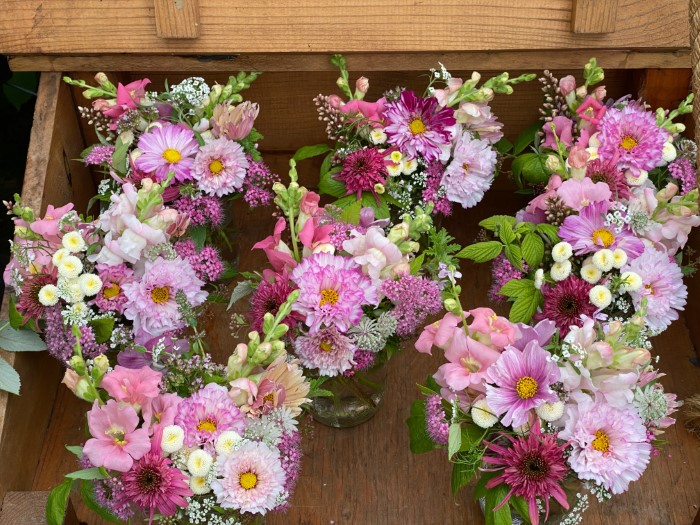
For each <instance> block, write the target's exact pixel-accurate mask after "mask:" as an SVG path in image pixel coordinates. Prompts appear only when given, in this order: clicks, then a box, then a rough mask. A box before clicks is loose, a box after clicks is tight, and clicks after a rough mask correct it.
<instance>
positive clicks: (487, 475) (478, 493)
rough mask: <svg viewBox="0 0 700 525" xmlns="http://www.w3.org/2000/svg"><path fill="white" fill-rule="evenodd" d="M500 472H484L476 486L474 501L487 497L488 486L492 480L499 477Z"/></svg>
mask: <svg viewBox="0 0 700 525" xmlns="http://www.w3.org/2000/svg"><path fill="white" fill-rule="evenodd" d="M498 474H499V473H498V472H482V473H481V475H480V476H479V479H478V480H477V481H476V485H475V486H474V499H475V500H480V499H481V498H485V497H486V493H487V491H488V489H487V488H486V484H487V483H488V482H489V481H490V480H491V478H495V477H496V476H498Z"/></svg>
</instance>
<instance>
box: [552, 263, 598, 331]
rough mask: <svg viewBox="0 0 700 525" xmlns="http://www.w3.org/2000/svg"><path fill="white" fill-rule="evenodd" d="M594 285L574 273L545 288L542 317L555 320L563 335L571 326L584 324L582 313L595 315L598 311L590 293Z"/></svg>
mask: <svg viewBox="0 0 700 525" xmlns="http://www.w3.org/2000/svg"><path fill="white" fill-rule="evenodd" d="M592 287H593V285H591V284H588V283H587V282H586V281H584V280H583V279H580V278H578V277H575V276H573V275H571V276H569V277H567V278H566V279H564V280H563V281H560V282H558V283H556V284H554V285H553V286H548V287H546V288H543V289H542V291H543V293H544V307H543V311H542V315H541V318H542V319H550V320H552V321H554V323H555V324H556V325H557V328H559V330H560V332H561V335H562V337H563V336H565V335H566V334H568V333H569V329H570V327H571V326H582V325H583V321H582V319H581V316H582V315H585V316H587V317H593V314H594V313H595V311H596V307H595V305H593V304H592V303H591V300H590V298H589V297H588V293H589V292H590V291H591V288H592Z"/></svg>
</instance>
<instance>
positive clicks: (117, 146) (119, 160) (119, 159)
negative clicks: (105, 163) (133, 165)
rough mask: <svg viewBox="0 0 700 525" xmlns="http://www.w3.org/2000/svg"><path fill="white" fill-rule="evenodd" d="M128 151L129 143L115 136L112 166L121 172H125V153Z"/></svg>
mask: <svg viewBox="0 0 700 525" xmlns="http://www.w3.org/2000/svg"><path fill="white" fill-rule="evenodd" d="M128 152H129V144H128V143H126V142H124V141H122V139H121V138H120V137H117V141H116V142H115V143H114V153H113V154H112V167H113V168H114V169H115V170H117V171H118V172H119V173H121V174H126V168H127V162H126V155H127V153H128Z"/></svg>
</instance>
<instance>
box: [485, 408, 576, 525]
mask: <svg viewBox="0 0 700 525" xmlns="http://www.w3.org/2000/svg"><path fill="white" fill-rule="evenodd" d="M566 446H567V445H566V444H563V445H559V444H558V443H557V438H556V436H555V435H554V434H544V433H542V430H541V428H540V423H539V420H537V422H536V423H535V425H534V427H533V428H532V429H531V430H530V432H529V434H528V435H527V437H513V436H511V435H509V434H505V433H504V434H501V437H500V439H497V440H496V441H493V442H491V443H489V445H488V447H487V449H486V453H485V454H484V457H483V461H484V463H486V464H487V465H488V468H486V469H484V470H485V471H487V472H498V473H499V474H498V475H497V476H495V477H494V478H491V479H490V480H489V481H488V482H487V484H486V488H487V489H492V488H494V487H497V486H498V485H500V484H501V483H505V484H506V485H507V486H508V487H509V488H510V490H509V491H508V494H506V497H505V498H503V501H501V502H500V503H499V504H498V505H497V506H496V507H495V508H494V510H498V509H500V508H501V507H503V505H506V504H507V503H508V500H509V499H510V498H511V496H516V497H521V498H523V499H524V500H525V501H526V502H527V507H528V511H529V515H530V522H531V523H532V524H533V525H538V523H539V519H540V512H539V509H538V508H537V503H538V501H537V500H538V499H539V500H541V501H543V502H544V508H545V518H544V519H545V521H546V520H547V517H548V516H549V498H550V497H552V498H554V499H555V500H557V502H559V504H560V505H561V506H562V507H564V508H565V509H568V508H569V503H568V501H567V500H566V493H565V492H564V490H563V489H562V488H561V482H562V481H563V480H564V476H566V473H567V472H568V468H567V466H566V458H565V457H564V451H565V449H566Z"/></svg>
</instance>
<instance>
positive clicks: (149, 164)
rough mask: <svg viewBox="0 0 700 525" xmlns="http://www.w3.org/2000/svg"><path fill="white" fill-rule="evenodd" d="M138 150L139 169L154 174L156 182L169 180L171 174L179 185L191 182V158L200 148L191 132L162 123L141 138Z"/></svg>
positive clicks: (137, 161)
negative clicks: (139, 153) (170, 173)
mask: <svg viewBox="0 0 700 525" xmlns="http://www.w3.org/2000/svg"><path fill="white" fill-rule="evenodd" d="M139 149H140V150H141V155H139V156H138V157H137V158H136V161H135V164H136V167H137V168H138V169H139V170H141V171H143V172H145V173H148V174H154V175H155V178H156V180H158V181H163V180H165V179H167V178H168V173H169V172H171V171H172V172H173V173H174V174H175V180H177V181H178V182H184V181H187V180H190V179H192V174H191V173H190V170H191V169H192V164H193V163H194V159H193V158H192V157H194V155H196V154H197V150H198V149H199V146H198V145H197V140H196V139H195V138H194V133H192V130H189V129H187V128H183V127H180V126H175V125H174V124H163V125H162V126H159V127H155V128H153V129H152V130H150V131H149V132H147V133H144V134H143V135H141V138H140V139H139Z"/></svg>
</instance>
